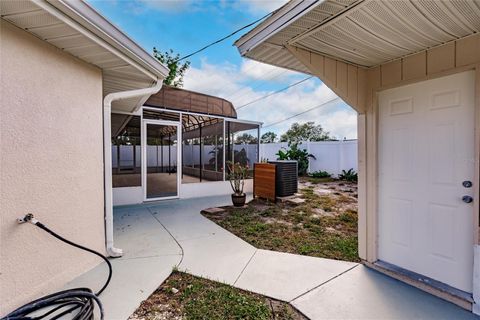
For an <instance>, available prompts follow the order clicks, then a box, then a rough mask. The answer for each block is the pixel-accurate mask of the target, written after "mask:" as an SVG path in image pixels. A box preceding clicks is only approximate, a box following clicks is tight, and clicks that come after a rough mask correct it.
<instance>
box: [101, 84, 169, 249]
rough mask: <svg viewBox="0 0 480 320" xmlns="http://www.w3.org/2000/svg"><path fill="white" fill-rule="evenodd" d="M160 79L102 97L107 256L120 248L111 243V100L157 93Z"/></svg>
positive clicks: (160, 85) (160, 86) (159, 87)
mask: <svg viewBox="0 0 480 320" xmlns="http://www.w3.org/2000/svg"><path fill="white" fill-rule="evenodd" d="M162 84H163V82H162V80H159V79H157V83H156V84H155V85H154V86H153V87H149V88H144V89H137V90H129V91H121V92H115V93H110V94H108V95H106V96H105V98H104V99H103V147H104V161H105V164H104V166H105V174H104V175H105V177H104V179H105V186H104V188H105V190H104V191H105V243H106V247H107V254H108V256H109V257H121V256H122V255H123V252H122V249H119V248H115V247H114V245H113V199H112V198H113V195H112V194H113V192H112V128H111V127H112V124H111V113H112V102H113V101H116V100H124V99H130V98H135V97H140V96H145V95H152V94H154V93H157V92H158V91H159V90H160V89H161V88H162Z"/></svg>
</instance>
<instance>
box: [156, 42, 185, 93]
mask: <svg viewBox="0 0 480 320" xmlns="http://www.w3.org/2000/svg"><path fill="white" fill-rule="evenodd" d="M153 56H154V57H155V58H156V59H158V61H160V62H161V63H163V64H164V65H166V66H167V67H168V69H169V70H170V72H169V73H168V76H167V77H166V78H165V79H164V80H163V83H164V84H166V85H169V86H173V87H177V88H181V87H183V76H184V75H185V72H186V71H187V70H188V68H189V67H190V61H184V62H181V61H178V59H179V58H180V55H179V54H178V53H177V54H175V53H174V52H173V50H172V49H170V50H169V51H165V52H160V51H158V50H157V48H155V47H154V48H153Z"/></svg>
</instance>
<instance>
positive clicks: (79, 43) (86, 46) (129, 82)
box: [0, 0, 168, 111]
mask: <svg viewBox="0 0 480 320" xmlns="http://www.w3.org/2000/svg"><path fill="white" fill-rule="evenodd" d="M0 15H1V18H2V19H4V20H6V21H8V22H10V23H12V24H13V25H15V26H17V27H19V28H21V29H23V30H25V31H27V32H29V33H31V34H33V35H34V36H36V37H37V38H40V39H41V40H43V41H46V42H48V43H50V44H52V45H54V46H55V47H57V48H59V49H61V50H63V51H65V52H68V53H69V54H71V55H73V56H75V57H77V58H79V59H81V60H83V61H85V62H87V63H90V64H92V65H95V66H97V67H99V68H100V69H102V71H103V94H104V95H107V94H109V93H112V92H119V91H125V90H131V89H140V88H147V87H151V86H153V85H154V84H155V83H156V80H157V79H159V80H160V81H162V80H163V78H164V77H165V75H166V74H168V69H167V68H166V67H165V66H163V65H162V64H161V63H159V62H157V61H154V60H153V59H154V58H153V57H151V56H150V55H149V54H148V53H146V52H145V51H144V50H143V49H141V48H140V47H139V46H138V45H137V44H135V43H134V42H133V41H132V40H130V39H129V38H128V37H127V36H126V35H125V34H123V33H122V32H121V31H119V30H118V29H117V28H116V27H114V26H113V25H112V24H111V23H110V22H108V21H107V20H106V19H105V18H103V17H102V16H101V15H100V14H98V13H97V12H96V11H95V10H94V9H92V8H91V7H90V6H88V5H87V4H86V3H84V2H83V1H79V0H74V1H70V0H63V1H52V2H51V3H50V2H49V1H45V0H17V1H14V0H6V1H0ZM90 19H95V21H92V20H90ZM116 37H117V38H116ZM147 98H148V97H140V98H133V99H125V100H121V101H114V102H113V104H112V108H113V109H115V110H120V111H132V110H133V109H135V108H136V107H137V106H138V105H141V104H143V102H144V101H145V100H146V99H147Z"/></svg>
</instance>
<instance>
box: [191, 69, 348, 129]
mask: <svg viewBox="0 0 480 320" xmlns="http://www.w3.org/2000/svg"><path fill="white" fill-rule="evenodd" d="M245 65H247V63H244V64H242V65H241V66H240V67H237V66H236V65H232V64H229V63H224V64H221V65H214V64H209V63H208V62H207V61H205V60H204V61H203V62H202V64H201V67H200V68H195V67H191V68H190V69H189V70H188V71H187V73H186V75H185V79H184V82H185V86H184V87H185V89H189V90H194V91H198V92H203V93H207V94H211V95H215V96H219V97H223V98H226V99H227V100H230V101H231V102H232V103H233V104H234V106H236V107H237V108H238V107H239V106H242V105H244V104H246V103H249V102H251V101H254V100H256V99H259V98H261V97H264V96H265V95H267V94H269V93H272V92H273V91H275V90H278V89H279V88H281V87H283V86H284V85H281V86H279V85H278V83H277V84H276V85H275V86H274V87H275V88H276V89H270V90H257V89H256V88H257V87H258V81H257V82H254V80H255V79H258V78H261V73H255V76H253V75H252V73H251V72H245ZM252 65H254V64H252ZM259 65H260V64H259ZM257 67H260V66H257ZM271 68H276V67H266V68H264V69H263V72H269V71H271V70H274V69H271ZM277 69H279V70H281V69H280V68H277ZM286 77H287V75H286ZM288 77H290V78H288V79H290V80H291V81H288V82H286V83H289V84H290V83H293V82H295V81H298V80H297V79H299V78H298V74H296V73H294V72H291V73H289V74H288ZM270 85H271V83H270ZM270 88H272V87H271V86H270ZM336 97H337V96H336V95H335V93H334V92H333V91H331V90H330V89H329V88H328V87H327V86H326V85H324V84H323V83H321V82H319V81H318V80H314V79H310V80H307V81H305V82H303V83H302V84H300V85H297V86H294V87H291V88H289V89H288V90H286V91H283V92H280V93H278V94H274V95H272V96H270V97H268V98H266V99H262V100H261V101H258V102H256V103H253V104H251V105H249V106H246V107H244V108H240V109H238V117H239V118H242V119H247V120H255V121H260V122H263V123H264V125H268V124H271V123H275V122H277V121H281V120H284V119H286V118H288V117H290V116H292V115H295V114H297V113H300V112H302V111H306V110H308V109H311V108H313V107H315V106H318V105H320V104H322V103H324V102H327V101H329V100H332V99H334V98H336ZM307 121H315V122H316V123H317V124H321V125H322V126H323V127H324V128H325V130H327V131H329V132H330V133H331V134H332V135H333V136H335V137H337V138H339V139H343V138H344V137H346V138H348V139H354V138H356V137H357V129H356V113H355V112H354V111H353V110H352V109H351V108H350V107H349V106H347V105H346V104H345V103H343V102H342V101H341V100H336V101H335V102H331V103H327V104H325V105H323V106H321V107H318V108H316V109H314V110H312V111H309V112H307V113H305V114H303V115H301V116H298V117H295V118H293V119H291V120H288V121H284V122H281V123H279V124H278V125H275V126H272V127H269V128H265V130H264V131H275V132H277V133H280V134H281V133H283V132H285V131H286V130H287V129H288V128H289V127H290V125H291V124H292V123H293V122H307Z"/></svg>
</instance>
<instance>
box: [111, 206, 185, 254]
mask: <svg viewBox="0 0 480 320" xmlns="http://www.w3.org/2000/svg"><path fill="white" fill-rule="evenodd" d="M114 240H115V246H117V247H118V248H121V249H122V250H123V257H122V259H130V258H140V257H152V256H160V255H180V254H181V253H182V251H181V248H180V247H179V246H178V245H177V243H176V242H175V241H174V240H173V239H172V236H171V235H170V234H169V233H168V232H167V231H166V230H165V228H164V227H163V226H162V225H161V224H160V223H158V221H157V220H156V219H155V218H154V217H153V216H152V215H151V214H150V212H149V211H148V209H147V208H131V209H128V210H122V211H119V212H116V213H115V220H114Z"/></svg>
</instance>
